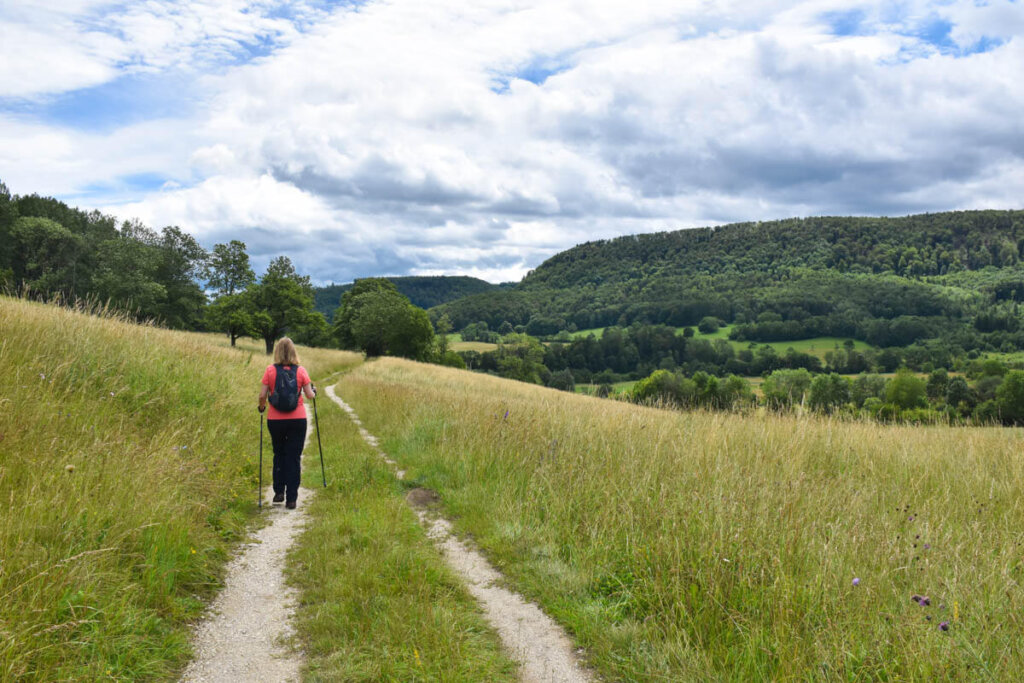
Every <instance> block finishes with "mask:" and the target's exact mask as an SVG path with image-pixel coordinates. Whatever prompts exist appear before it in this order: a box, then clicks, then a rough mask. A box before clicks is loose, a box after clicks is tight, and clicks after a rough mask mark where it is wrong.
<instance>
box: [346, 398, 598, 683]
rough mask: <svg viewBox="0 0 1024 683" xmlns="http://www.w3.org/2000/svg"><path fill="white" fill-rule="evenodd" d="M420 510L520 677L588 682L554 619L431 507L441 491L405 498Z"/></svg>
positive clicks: (534, 681)
mask: <svg viewBox="0 0 1024 683" xmlns="http://www.w3.org/2000/svg"><path fill="white" fill-rule="evenodd" d="M327 395H328V396H329V397H330V398H331V400H333V401H334V402H335V403H337V404H338V405H339V406H341V408H342V410H344V411H345V412H346V413H347V414H348V416H349V417H350V418H351V419H352V421H353V422H354V423H355V424H356V426H357V427H358V428H359V433H360V435H361V436H362V437H363V439H364V440H365V441H366V442H367V443H368V444H369V445H370V446H372V447H373V448H374V449H375V450H376V451H377V453H378V454H379V455H380V456H381V458H383V459H384V461H385V462H387V463H388V464H389V465H391V467H393V468H394V469H395V476H396V477H397V478H399V479H404V478H405V472H404V470H402V469H400V468H399V465H398V463H396V462H395V461H394V460H392V459H391V458H389V457H388V455H387V454H386V453H385V452H384V451H382V450H381V449H380V448H379V446H378V442H377V439H376V437H374V436H373V435H372V434H370V433H369V432H368V431H366V429H365V428H364V427H363V425H362V423H361V422H360V420H359V416H358V415H356V413H355V411H354V410H353V409H352V407H351V406H349V405H348V404H347V403H345V402H344V401H343V400H342V399H341V398H339V397H338V395H337V394H336V393H335V391H334V387H333V386H330V387H327ZM406 500H407V501H408V503H409V504H410V505H411V506H412V507H413V509H414V510H415V511H416V514H417V516H418V517H419V519H420V523H421V524H423V526H424V527H425V528H426V529H427V535H428V536H429V537H430V538H431V539H432V540H433V541H434V542H435V543H436V544H437V545H438V546H439V547H440V548H441V550H442V551H443V553H444V557H445V560H446V561H447V563H448V565H449V566H450V567H451V568H452V569H453V570H454V571H455V572H456V573H457V574H458V575H459V576H460V577H461V578H462V579H463V580H464V581H465V582H466V586H467V588H468V589H469V592H470V593H471V594H472V595H473V597H474V598H476V599H477V600H478V601H479V602H480V604H481V605H482V606H483V609H484V614H485V616H486V618H487V621H488V622H489V623H490V624H491V626H492V627H493V628H494V629H495V631H497V633H498V635H499V637H500V638H501V641H502V643H503V644H504V646H505V648H506V649H507V650H508V651H509V653H510V654H511V655H512V657H513V658H514V659H515V660H516V661H517V662H519V665H520V676H521V678H522V680H523V681H525V682H526V683H549V682H555V681H557V682H562V681H564V682H566V683H576V682H580V683H583V682H586V681H591V680H593V677H592V676H591V674H590V673H589V672H587V670H585V669H584V668H583V667H582V666H581V665H580V662H579V660H578V659H577V657H576V655H575V653H574V650H573V643H572V640H570V639H569V637H568V636H567V635H566V634H565V632H564V631H563V630H562V628H561V627H560V626H559V625H558V624H556V623H555V621H554V620H553V619H551V617H549V616H548V615H546V614H544V612H542V611H541V609H540V608H539V607H537V606H536V605H534V604H533V603H530V602H527V601H526V600H525V599H524V598H523V597H522V596H521V595H519V594H518V593H514V592H512V591H510V590H508V589H506V588H503V587H501V585H500V584H501V583H503V581H502V575H501V574H500V573H499V572H498V571H497V570H496V569H494V568H493V567H492V566H491V565H490V564H489V563H488V562H487V560H486V559H485V558H484V557H483V555H481V554H480V553H479V552H477V551H476V550H474V549H473V548H471V547H469V546H468V545H467V544H466V543H464V542H462V541H461V540H459V539H458V538H456V537H455V535H454V534H453V533H452V527H451V524H450V523H449V522H448V520H446V519H443V518H439V517H436V516H434V515H431V514H429V513H428V509H427V508H428V506H429V505H430V504H431V503H433V502H436V501H437V495H436V494H435V493H433V492H432V491H428V490H426V489H413V490H412V491H410V492H409V494H408V495H407V497H406Z"/></svg>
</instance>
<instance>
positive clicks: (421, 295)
mask: <svg viewBox="0 0 1024 683" xmlns="http://www.w3.org/2000/svg"><path fill="white" fill-rule="evenodd" d="M387 279H388V280H390V281H391V282H393V283H394V284H395V287H397V288H398V291H399V292H401V293H402V294H404V295H405V296H407V297H408V298H409V301H411V302H412V303H413V305H415V306H419V307H420V308H431V307H433V306H437V305H439V304H443V303H445V302H448V301H454V300H455V299H461V298H462V297H464V296H469V295H471V294H479V293H481V292H490V291H493V290H496V289H500V288H502V287H506V286H507V285H495V284H491V283H490V282H487V281H485V280H480V279H478V278H475V277H468V276H464V275H455V276H449V275H437V276H407V277H389V278H387ZM351 288H352V284H351V283H349V284H345V285H329V286H327V287H317V288H316V289H315V290H314V293H313V296H314V302H315V306H316V310H318V311H320V312H321V313H323V314H324V315H325V316H327V319H328V320H331V318H332V317H333V315H334V309H336V308H337V307H338V304H339V303H340V302H341V295H342V294H344V293H345V292H346V291H348V290H349V289H351Z"/></svg>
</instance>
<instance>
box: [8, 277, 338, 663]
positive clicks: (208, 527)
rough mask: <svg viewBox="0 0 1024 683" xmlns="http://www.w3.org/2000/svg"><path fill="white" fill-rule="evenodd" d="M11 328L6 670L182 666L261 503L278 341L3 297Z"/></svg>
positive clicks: (334, 361)
mask: <svg viewBox="0 0 1024 683" xmlns="http://www.w3.org/2000/svg"><path fill="white" fill-rule="evenodd" d="M0 330H2V341H0V374H2V376H3V378H4V379H3V382H2V383H0V507H2V510H0V679H3V680H57V679H60V680H97V679H102V678H116V679H140V680H146V679H165V678H168V677H169V676H172V675H173V674H174V672H175V671H177V670H178V669H179V668H180V667H181V666H182V665H183V664H184V662H185V660H186V659H187V657H188V655H189V646H188V628H187V622H188V621H189V620H190V619H193V618H195V617H196V616H197V615H198V614H199V613H200V612H201V610H202V607H203V599H204V598H206V597H208V596H209V595H210V594H211V593H212V591H213V590H215V588H216V587H217V586H218V582H219V580H220V578H221V571H222V568H223V564H224V561H225V559H226V558H227V553H228V550H229V549H230V546H231V544H232V543H233V542H235V541H237V539H238V538H239V535H240V534H241V533H242V532H243V531H244V528H245V525H246V523H247V521H249V520H250V518H251V515H252V513H253V508H254V507H255V505H254V501H255V487H256V475H257V472H256V439H257V428H258V417H257V414H256V411H255V410H254V407H255V403H256V394H257V390H258V387H259V378H260V376H261V374H262V369H263V365H264V362H265V357H264V356H263V355H262V354H254V353H251V352H245V351H241V352H240V351H238V350H231V349H228V348H226V347H222V346H220V342H219V339H215V338H212V337H210V336H208V335H198V334H186V333H179V332H170V331H166V330H161V329H157V328H154V327H147V326H137V325H129V324H127V323H125V322H124V321H122V320H119V319H116V318H112V317H97V316H90V315H86V314H83V313H76V312H72V311H69V310H66V309H62V308H57V307H55V306H47V305H43V304H36V303H29V302H25V301H19V300H15V299H10V298H5V297H0ZM333 358H334V360H333V361H331V366H330V367H327V366H326V365H325V367H324V369H323V371H324V372H327V371H334V370H337V369H340V368H341V367H343V366H344V365H346V364H350V363H354V362H356V361H357V360H358V359H357V358H356V357H355V356H352V355H351V354H349V355H346V354H339V355H337V356H333ZM325 360H326V359H325ZM311 370H312V369H311Z"/></svg>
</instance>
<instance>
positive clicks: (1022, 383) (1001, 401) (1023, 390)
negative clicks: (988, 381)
mask: <svg viewBox="0 0 1024 683" xmlns="http://www.w3.org/2000/svg"><path fill="white" fill-rule="evenodd" d="M996 405H997V406H998V407H999V415H1000V417H1001V418H1002V419H1003V421H1004V422H1008V423H1011V424H1020V423H1021V422H1024V371H1021V370H1011V371H1010V372H1009V373H1007V375H1006V377H1004V378H1003V383H1002V384H1000V385H999V388H998V389H996Z"/></svg>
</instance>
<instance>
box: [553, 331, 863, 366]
mask: <svg viewBox="0 0 1024 683" xmlns="http://www.w3.org/2000/svg"><path fill="white" fill-rule="evenodd" d="M732 328H733V325H724V326H722V327H720V328H718V330H716V331H715V332H712V333H711V334H702V333H701V332H698V331H697V329H696V328H694V337H693V338H694V339H707V340H710V341H713V340H715V339H723V340H725V341H728V342H729V343H730V344H731V345H732V347H733V348H734V349H735V350H737V351H741V350H743V349H747V348H750V345H751V342H738V341H731V340H730V339H729V332H731V331H732ZM683 329H684V328H682V327H677V328H676V333H677V334H682V333H683ZM604 330H605V328H603V327H595V328H593V329H589V330H579V331H578V332H574V333H573V334H572V336H573V338H576V337H585V336H587V335H588V334H593V335H594V336H595V337H597V338H598V339H600V338H601V334H602V333H603V332H604ZM845 341H846V339H845V338H843V337H814V338H812V339H794V340H793V341H780V342H754V345H755V346H770V347H772V348H773V349H775V350H776V351H777V352H778V353H785V352H786V350H787V349H790V348H792V349H794V350H796V351H800V352H802V353H809V354H811V355H814V356H817V357H818V358H821V359H822V360H824V358H825V354H826V353H828V352H829V351H833V350H835V348H836V347H837V346H838V347H839V348H842V346H843V342H845ZM854 348H855V349H857V350H858V351H864V350H866V349H870V348H872V346H871V345H870V344H868V343H866V342H862V341H860V340H854Z"/></svg>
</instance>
